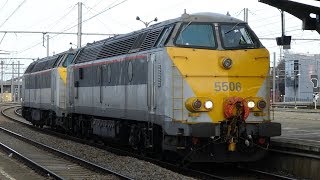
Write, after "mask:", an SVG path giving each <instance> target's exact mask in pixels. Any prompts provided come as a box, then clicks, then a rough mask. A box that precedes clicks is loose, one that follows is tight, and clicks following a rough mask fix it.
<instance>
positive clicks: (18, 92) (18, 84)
mask: <svg viewBox="0 0 320 180" xmlns="http://www.w3.org/2000/svg"><path fill="white" fill-rule="evenodd" d="M17 84H18V102H20V61H18V83H17Z"/></svg>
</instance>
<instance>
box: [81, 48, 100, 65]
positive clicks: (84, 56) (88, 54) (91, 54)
mask: <svg viewBox="0 0 320 180" xmlns="http://www.w3.org/2000/svg"><path fill="white" fill-rule="evenodd" d="M101 48H102V44H99V45H95V46H91V47H87V48H84V49H83V50H82V51H81V53H80V55H79V57H78V58H77V61H76V63H83V62H88V61H93V60H96V59H97V55H98V54H99V52H100V50H101Z"/></svg>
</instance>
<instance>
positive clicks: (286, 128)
mask: <svg viewBox="0 0 320 180" xmlns="http://www.w3.org/2000/svg"><path fill="white" fill-rule="evenodd" d="M282 129H284V130H289V129H298V128H292V127H284V128H282Z"/></svg>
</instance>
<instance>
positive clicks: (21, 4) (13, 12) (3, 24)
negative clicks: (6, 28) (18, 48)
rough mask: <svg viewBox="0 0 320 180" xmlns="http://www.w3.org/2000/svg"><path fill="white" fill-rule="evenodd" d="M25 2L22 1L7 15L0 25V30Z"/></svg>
mask: <svg viewBox="0 0 320 180" xmlns="http://www.w3.org/2000/svg"><path fill="white" fill-rule="evenodd" d="M24 2H26V0H23V1H22V3H20V4H19V6H18V7H17V8H16V9H15V10H14V11H13V12H12V13H11V14H10V15H9V17H8V18H7V19H6V20H5V21H4V22H3V23H2V24H1V25H0V28H1V27H2V26H3V25H4V24H5V23H6V22H7V21H8V20H9V19H10V18H11V17H12V16H13V15H14V14H15V13H16V12H17V11H18V10H19V8H20V7H21V6H22V5H23V3H24Z"/></svg>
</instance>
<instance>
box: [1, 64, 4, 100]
mask: <svg viewBox="0 0 320 180" xmlns="http://www.w3.org/2000/svg"><path fill="white" fill-rule="evenodd" d="M3 64H4V63H3V61H1V102H3V92H4V91H3V90H4V89H3Z"/></svg>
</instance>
